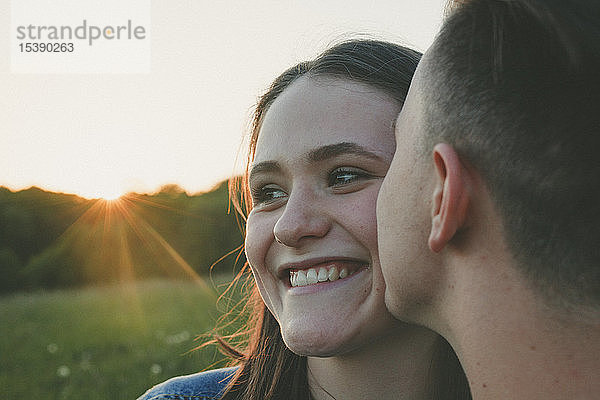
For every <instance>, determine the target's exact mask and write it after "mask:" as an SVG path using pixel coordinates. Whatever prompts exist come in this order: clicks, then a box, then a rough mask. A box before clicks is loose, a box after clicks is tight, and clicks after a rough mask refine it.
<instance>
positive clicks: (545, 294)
mask: <svg viewBox="0 0 600 400" xmlns="http://www.w3.org/2000/svg"><path fill="white" fill-rule="evenodd" d="M462 3H464V4H461V5H460V6H458V7H457V8H456V9H455V10H454V11H453V12H452V13H451V15H450V16H449V17H448V18H447V20H446V21H445V23H444V26H443V27H442V30H441V32H440V33H439V34H438V36H437V38H436V40H435V42H434V44H433V46H432V47H431V49H430V50H429V51H428V52H427V53H426V54H425V56H424V57H423V60H422V62H421V64H420V66H419V68H418V70H417V74H416V75H415V78H414V80H413V84H412V87H411V91H410V93H409V97H408V99H407V101H406V104H405V107H404V109H403V111H402V113H401V115H400V117H399V119H398V121H397V127H396V139H397V149H396V155H395V158H394V161H393V163H392V165H391V167H390V170H389V173H388V177H387V178H386V181H385V182H384V185H383V187H382V190H381V193H380V197H379V202H378V223H379V237H380V239H379V246H380V253H381V259H382V267H383V268H384V274H385V277H386V282H387V284H388V292H387V293H386V301H387V303H388V306H389V307H390V309H391V311H392V312H393V313H395V314H396V315H397V316H400V317H406V316H407V314H410V313H411V312H414V311H415V310H419V309H423V307H428V306H431V305H435V304H436V301H439V300H440V295H439V294H440V293H442V292H443V291H445V290H448V289H449V288H451V287H453V282H451V281H449V279H448V277H449V276H450V275H448V271H446V270H445V269H443V268H439V266H440V265H441V264H443V263H444V262H445V260H446V259H447V257H448V253H451V254H450V257H453V258H454V261H457V260H461V259H462V258H464V259H466V258H468V257H469V255H470V254H477V256H478V257H481V259H480V260H478V262H480V263H481V264H486V263H490V262H496V261H497V260H489V259H486V257H487V256H486V252H485V251H481V250H482V249H481V246H482V245H483V246H485V247H488V246H489V247H490V248H494V249H495V250H494V251H493V252H491V253H490V254H493V255H492V257H497V256H498V255H499V254H500V255H502V254H505V255H506V256H507V257H508V259H510V262H509V263H510V264H511V265H513V266H514V270H515V271H517V273H518V275H519V276H521V277H522V279H523V282H525V284H526V285H527V286H528V287H529V288H530V289H532V291H533V292H534V293H535V294H536V296H538V298H540V299H542V300H543V302H544V303H545V304H546V305H549V306H551V307H552V308H554V309H556V310H568V311H574V310H576V311H577V310H579V311H581V310H588V311H590V310H592V312H596V313H597V312H598V310H600V245H599V244H598V243H600V154H598V149H600V2H598V1H597V0H471V1H464V2H462ZM479 184H480V186H477V185H479ZM475 187H484V188H485V190H486V191H487V193H489V198H490V199H491V201H490V204H491V205H492V209H490V210H486V209H485V205H484V204H485V202H482V201H481V198H479V197H478V194H477V193H476V191H474V188H475ZM488 217H489V219H488ZM493 232H496V233H499V234H500V236H494V234H493ZM488 233H489V236H488ZM473 235H478V237H477V238H474V237H473ZM472 239H476V240H472ZM473 243H476V244H477V246H479V248H472V247H470V246H471V244H473ZM484 250H485V249H484ZM470 261H471V262H473V260H472V259H471V260H470ZM411 310H412V311H411ZM408 318H409V319H412V317H408Z"/></svg>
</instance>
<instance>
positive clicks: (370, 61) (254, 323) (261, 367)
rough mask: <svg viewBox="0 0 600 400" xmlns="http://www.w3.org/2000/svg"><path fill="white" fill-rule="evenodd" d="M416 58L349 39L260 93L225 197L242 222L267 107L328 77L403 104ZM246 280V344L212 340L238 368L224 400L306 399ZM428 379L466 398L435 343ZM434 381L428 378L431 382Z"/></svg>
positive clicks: (447, 395) (294, 361)
mask: <svg viewBox="0 0 600 400" xmlns="http://www.w3.org/2000/svg"><path fill="white" fill-rule="evenodd" d="M420 57H421V54H420V53H418V52H416V51H414V50H411V49H408V48H406V47H402V46H399V45H396V44H393V43H388V42H383V41H377V40H350V41H346V42H343V43H341V44H338V45H336V46H333V47H331V48H329V49H328V50H326V51H325V52H323V53H322V54H320V55H319V56H318V57H316V58H315V59H313V60H311V61H306V62H302V63H299V64H297V65H295V66H294V67H292V68H289V69H288V70H286V71H285V72H283V73H282V74H281V75H280V76H279V77H277V79H275V81H274V82H273V83H272V84H271V86H270V87H269V89H268V90H267V91H266V93H265V94H263V95H262V96H261V97H260V99H259V101H258V103H257V105H256V108H255V111H254V115H253V119H252V126H251V131H250V137H249V146H248V147H249V150H248V154H247V159H246V169H245V173H244V175H243V176H242V177H241V178H240V179H238V180H233V181H231V182H230V196H231V199H232V203H233V204H234V206H235V208H236V210H237V212H239V214H240V216H241V218H243V219H244V220H245V216H246V215H248V213H249V212H250V210H251V204H252V203H251V201H250V195H249V193H248V188H247V177H248V168H249V166H250V165H251V163H252V161H253V159H254V152H255V148H256V141H257V139H258V135H259V131H260V128H261V125H262V122H263V119H264V116H265V114H266V113H267V111H268V109H269V107H270V105H271V104H272V103H273V102H274V101H275V99H277V97H278V96H279V95H280V94H281V93H282V92H283V91H284V90H285V89H286V88H287V87H288V86H290V85H291V84H292V83H293V82H294V81H295V80H296V79H298V78H299V77H301V76H305V75H306V76H329V77H335V78H341V79H345V80H350V81H356V82H360V83H364V84H367V85H370V86H371V87H374V88H377V89H379V90H381V91H383V92H384V93H386V94H388V95H390V96H391V97H392V98H393V99H395V100H396V101H398V103H399V104H400V105H402V104H404V100H405V98H406V94H407V92H408V87H409V85H410V81H411V79H412V76H413V74H414V71H415V68H416V66H417V63H418V62H419V60H420ZM243 279H246V285H245V288H246V293H247V303H246V307H247V310H249V315H250V317H249V320H248V322H247V324H246V328H247V329H246V330H245V331H244V332H243V333H246V334H247V338H248V339H247V343H246V346H245V349H243V350H240V349H239V348H237V347H236V346H235V345H234V344H233V343H232V342H230V341H229V340H228V339H230V338H233V337H236V336H237V335H233V336H230V337H229V338H228V337H217V341H218V342H219V343H220V344H221V346H222V348H223V350H224V351H225V352H226V353H227V354H228V355H230V356H231V357H232V358H233V363H234V364H235V365H238V366H239V368H238V370H237V372H236V374H235V375H234V376H233V378H232V380H231V381H230V383H229V386H228V388H227V391H226V392H225V394H224V395H223V397H222V399H223V400H233V399H235V400H251V399H253V400H256V399H292V400H294V399H297V400H308V399H310V390H309V385H308V371H307V358H306V357H304V356H298V355H296V354H294V353H292V352H291V351H290V350H289V349H288V348H287V347H286V346H285V344H284V342H283V339H282V337H281V332H280V328H279V324H278V323H277V321H276V320H275V318H274V317H273V315H272V314H271V313H270V311H269V310H268V309H267V307H266V306H265V304H264V302H263V301H262V298H261V297H260V294H259V293H258V290H257V288H256V285H255V284H254V282H253V278H252V275H251V273H250V270H249V268H248V265H247V264H246V265H245V266H244V268H243V269H242V271H241V272H240V274H239V275H238V276H237V278H236V280H243ZM431 376H432V377H435V379H436V382H435V383H434V385H435V387H436V389H434V391H435V392H436V393H437V395H436V398H439V399H470V398H471V396H470V392H469V388H468V383H467V380H466V378H465V375H464V372H463V370H462V368H461V366H460V363H459V362H458V359H457V358H456V355H455V354H454V352H453V351H452V349H451V348H450V346H449V345H448V343H447V342H446V341H445V340H444V339H442V338H440V341H439V343H438V351H437V353H436V356H435V359H434V360H432V368H431ZM432 379H433V378H432Z"/></svg>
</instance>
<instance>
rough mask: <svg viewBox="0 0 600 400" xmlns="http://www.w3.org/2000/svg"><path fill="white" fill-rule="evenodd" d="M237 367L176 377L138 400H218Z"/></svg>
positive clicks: (160, 384) (157, 386) (155, 387)
mask: <svg viewBox="0 0 600 400" xmlns="http://www.w3.org/2000/svg"><path fill="white" fill-rule="evenodd" d="M236 370H237V367H232V368H221V369H213V370H210V371H205V372H199V373H197V374H192V375H185V376H177V377H175V378H171V379H169V380H168V381H165V382H163V383H159V384H158V385H156V386H154V387H153V388H152V389H150V390H148V391H147V392H146V393H144V394H143V395H142V396H141V397H139V398H138V400H182V399H186V400H209V399H218V398H219V397H220V396H221V394H222V393H223V390H224V389H225V387H226V386H227V384H228V383H229V380H230V379H231V377H232V376H233V374H235V371H236Z"/></svg>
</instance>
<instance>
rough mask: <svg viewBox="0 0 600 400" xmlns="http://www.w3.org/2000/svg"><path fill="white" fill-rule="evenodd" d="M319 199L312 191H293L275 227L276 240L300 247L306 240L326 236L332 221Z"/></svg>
mask: <svg viewBox="0 0 600 400" xmlns="http://www.w3.org/2000/svg"><path fill="white" fill-rule="evenodd" d="M319 200H320V199H319V198H318V196H317V195H316V194H315V193H313V192H312V191H301V192H300V191H297V192H295V193H294V192H292V193H291V194H290V197H289V198H288V200H287V203H286V205H285V209H284V210H283V214H281V216H280V217H279V219H278V220H277V222H276V223H275V226H274V227H273V234H274V235H275V240H276V241H277V242H278V243H281V244H284V245H286V246H289V247H299V246H301V245H302V243H304V242H305V241H306V240H310V239H317V238H321V237H323V236H325V235H326V234H327V232H329V229H330V228H331V221H330V218H329V217H328V215H327V213H326V212H325V210H324V209H323V202H322V201H319Z"/></svg>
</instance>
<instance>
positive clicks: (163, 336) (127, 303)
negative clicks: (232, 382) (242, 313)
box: [0, 279, 224, 400]
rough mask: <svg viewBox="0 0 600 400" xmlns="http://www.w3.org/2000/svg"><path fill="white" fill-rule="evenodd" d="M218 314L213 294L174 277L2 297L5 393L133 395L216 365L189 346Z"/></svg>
mask: <svg viewBox="0 0 600 400" xmlns="http://www.w3.org/2000/svg"><path fill="white" fill-rule="evenodd" d="M223 280H224V279H223ZM223 280H222V281H223ZM219 315H220V313H219V311H217V306H216V296H215V295H214V292H210V291H206V290H204V289H203V288H202V287H201V286H199V285H198V284H195V283H186V282H174V281H151V282H144V283H139V284H135V285H134V284H131V285H128V286H113V287H104V288H88V289H79V290H68V291H57V292H48V293H28V294H25V293H23V294H16V295H11V296H8V297H3V298H0V355H1V357H2V363H1V365H0V388H1V389H0V398H2V399H53V400H54V399H57V400H58V399H78V400H79V399H86V400H95V399H98V400H100V399H102V400H106V399H111V400H119V399H135V398H136V397H137V396H139V395H140V394H142V393H143V392H144V391H145V390H146V389H148V388H149V387H150V386H152V385H154V384H156V383H158V382H161V381H163V380H165V379H167V378H169V377H172V376H175V375H181V374H189V373H193V372H197V371H200V370H203V369H205V368H207V367H209V366H211V365H213V364H215V363H216V362H218V361H219V360H220V359H221V356H220V354H219V353H218V352H217V351H216V349H215V348H214V347H213V346H211V347H207V348H205V349H202V350H197V351H190V350H191V349H193V348H194V347H196V346H198V345H199V344H200V343H201V341H197V340H196V341H195V340H194V339H195V338H196V336H197V335H199V334H203V333H206V332H207V331H209V330H210V329H212V328H213V327H214V325H215V321H216V319H217V318H218V317H219ZM216 366H219V364H216Z"/></svg>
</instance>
